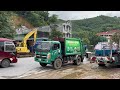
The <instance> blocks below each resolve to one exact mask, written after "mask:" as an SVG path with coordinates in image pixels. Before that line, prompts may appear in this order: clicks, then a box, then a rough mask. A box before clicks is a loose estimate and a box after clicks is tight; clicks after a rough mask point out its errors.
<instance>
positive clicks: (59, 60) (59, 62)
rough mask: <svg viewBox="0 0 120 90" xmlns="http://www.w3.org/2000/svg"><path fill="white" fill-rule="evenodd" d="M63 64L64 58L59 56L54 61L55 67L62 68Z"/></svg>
mask: <svg viewBox="0 0 120 90" xmlns="http://www.w3.org/2000/svg"><path fill="white" fill-rule="evenodd" d="M61 66H62V60H61V59H60V58H57V59H56V60H55V61H54V62H53V67H54V69H60V68H61Z"/></svg>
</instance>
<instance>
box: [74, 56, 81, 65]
mask: <svg viewBox="0 0 120 90" xmlns="http://www.w3.org/2000/svg"><path fill="white" fill-rule="evenodd" d="M73 64H74V65H80V64H81V57H79V56H78V57H77V60H74V61H73Z"/></svg>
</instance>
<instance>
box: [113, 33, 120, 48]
mask: <svg viewBox="0 0 120 90" xmlns="http://www.w3.org/2000/svg"><path fill="white" fill-rule="evenodd" d="M112 41H113V42H116V43H117V44H118V45H119V48H120V32H117V33H115V34H114V35H113V36H112Z"/></svg>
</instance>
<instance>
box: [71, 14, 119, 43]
mask: <svg viewBox="0 0 120 90" xmlns="http://www.w3.org/2000/svg"><path fill="white" fill-rule="evenodd" d="M71 22H72V34H73V37H76V38H82V40H83V42H84V43H85V44H92V45H95V44H97V42H100V41H101V40H105V39H100V38H101V37H98V36H96V33H98V32H102V31H109V30H112V29H118V30H120V17H109V16H103V15H101V16H97V17H94V18H89V19H83V20H72V21H71Z"/></svg>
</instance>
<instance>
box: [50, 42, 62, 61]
mask: <svg viewBox="0 0 120 90" xmlns="http://www.w3.org/2000/svg"><path fill="white" fill-rule="evenodd" d="M60 48H61V47H60V44H59V43H56V44H53V46H52V54H51V55H52V60H55V59H56V58H57V57H58V56H60V55H61V50H60Z"/></svg>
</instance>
